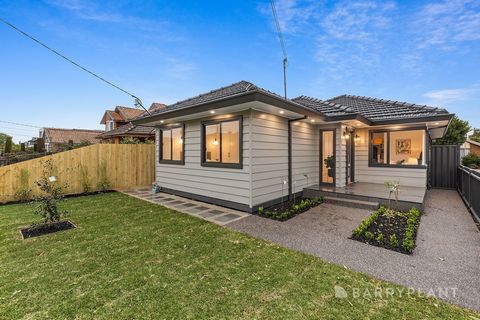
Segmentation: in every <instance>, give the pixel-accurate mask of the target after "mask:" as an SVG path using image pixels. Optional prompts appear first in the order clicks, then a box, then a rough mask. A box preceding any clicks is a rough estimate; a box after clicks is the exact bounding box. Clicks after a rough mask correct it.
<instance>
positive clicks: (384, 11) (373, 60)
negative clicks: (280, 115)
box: [0, 0, 480, 142]
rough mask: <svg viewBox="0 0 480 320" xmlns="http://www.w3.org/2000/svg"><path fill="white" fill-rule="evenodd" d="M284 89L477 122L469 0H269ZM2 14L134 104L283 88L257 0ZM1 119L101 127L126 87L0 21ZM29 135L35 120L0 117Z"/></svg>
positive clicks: (75, 6) (87, 3)
mask: <svg viewBox="0 0 480 320" xmlns="http://www.w3.org/2000/svg"><path fill="white" fill-rule="evenodd" d="M276 5H277V12H278V16H279V20H280V26H281V28H282V30H283V33H284V38H285V43H286V50H287V55H288V61H289V62H288V67H287V78H288V96H289V97H290V98H293V97H296V96H299V95H309V96H312V97H316V98H319V99H329V98H332V97H334V96H338V95H341V94H353V95H362V96H369V97H376V98H384V99H390V100H399V101H406V102H411V103H418V104H427V105H431V106H435V107H444V108H447V109H448V110H449V111H450V112H452V113H455V114H457V115H458V116H459V117H460V118H462V119H465V120H468V121H469V122H470V124H471V125H472V126H474V127H477V128H479V127H480V76H479V75H480V1H478V0H471V1H470V0H449V1H424V0H422V1H408V0H401V1H400V0H398V1H384V0H383V1H374V0H361V1H356V0H348V1H322V0H319V1H315V0H304V1H300V0H298V1H296V0H277V1H276ZM0 17H2V18H3V19H5V20H8V21H9V22H11V23H12V24H14V25H16V26H17V27H19V28H21V29H23V30H24V31H26V32H28V33H29V34H31V35H32V36H34V37H36V38H38V39H40V40H41V41H43V42H45V43H46V44H48V45H49V46H51V47H53V48H54V49H56V50H58V51H60V52H62V53H63V54H65V55H67V56H68V57H70V58H71V59H73V60H75V61H77V62H78V63H80V64H81V65H83V66H85V67H87V68H89V69H92V70H93V71H95V72H97V73H98V74H100V75H101V76H103V77H105V78H106V79H108V80H109V81H112V82H114V83H115V84H117V85H119V86H120V87H122V88H123V89H125V90H127V91H129V92H131V93H133V94H134V95H136V96H139V97H140V98H141V99H142V101H143V103H144V105H145V106H149V105H150V104H151V103H152V102H161V103H167V104H169V103H173V102H175V101H178V100H181V99H185V98H189V97H192V96H195V95H198V94H200V93H203V92H207V91H210V90H213V89H215V88H218V87H222V86H226V85H229V84H232V83H234V82H237V81H240V80H247V81H250V82H253V83H254V84H256V85H258V86H260V87H262V88H265V89H268V90H271V91H274V92H277V93H280V94H282V92H283V75H282V51H281V48H280V44H279V41H278V38H277V35H276V32H275V25H274V22H273V19H272V14H271V11H270V5H269V1H268V0H264V1H260V0H257V1H256V0H252V1H250V0H235V1H234V0H229V1H221V0H219V1H207V0H202V1H200V0H198V1H193V0H191V1H180V0H178V1H126V0H116V1H108V0H104V1H94V0H64V1H62V0H44V1H39V0H37V1H26V0H13V1H9V0H7V1H6V0H0ZM0 93H1V98H0V121H9V122H15V123H23V124H29V125H33V126H38V127H44V126H54V127H61V128H85V129H103V128H102V126H101V125H100V124H99V123H100V120H101V118H102V115H103V113H104V111H105V110H106V109H113V108H114V107H115V106H116V105H126V106H133V101H132V99H131V97H129V96H128V95H126V94H124V93H122V92H120V91H118V90H116V89H114V88H112V87H110V86H108V85H106V84H104V83H102V82H100V81H98V80H97V79H95V78H93V77H92V76H90V75H88V74H87V73H85V72H82V71H80V70H79V69H77V68H75V67H74V66H72V65H70V64H68V63H66V62H65V61H63V60H61V59H60V58H58V57H57V56H55V55H53V54H52V53H51V52H49V51H47V50H46V49H44V48H43V47H41V46H39V45H37V44H36V43H34V42H33V41H31V40H29V39H27V38H25V37H24V36H22V35H20V34H19V33H17V32H16V31H14V30H12V29H10V28H9V27H7V26H5V25H3V24H1V23H0ZM0 132H5V133H8V134H10V135H13V136H14V141H16V142H17V141H26V140H28V139H29V137H30V136H37V135H38V129H37V128H35V127H25V126H17V125H13V124H7V123H3V122H0Z"/></svg>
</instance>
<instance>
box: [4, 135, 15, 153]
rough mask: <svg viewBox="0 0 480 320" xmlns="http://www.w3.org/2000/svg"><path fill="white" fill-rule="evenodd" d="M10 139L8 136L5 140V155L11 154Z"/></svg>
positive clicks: (11, 143)
mask: <svg viewBox="0 0 480 320" xmlns="http://www.w3.org/2000/svg"><path fill="white" fill-rule="evenodd" d="M12 145H13V142H12V137H10V136H8V137H7V139H6V140H5V153H11V152H12Z"/></svg>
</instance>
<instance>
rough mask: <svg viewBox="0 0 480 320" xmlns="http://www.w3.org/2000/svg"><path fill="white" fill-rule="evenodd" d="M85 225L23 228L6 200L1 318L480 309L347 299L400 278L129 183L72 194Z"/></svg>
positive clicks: (28, 214) (28, 215)
mask: <svg viewBox="0 0 480 320" xmlns="http://www.w3.org/2000/svg"><path fill="white" fill-rule="evenodd" d="M64 207H66V208H67V209H68V210H69V211H70V212H71V215H70V217H69V219H70V220H71V221H72V222H74V223H75V224H76V225H77V226H78V228H77V229H73V230H68V231H63V232H58V233H55V234H50V235H45V236H41V237H38V238H31V239H27V240H20V236H19V233H18V228H19V227H21V226H26V225H29V224H30V223H31V222H32V220H34V219H36V217H35V216H34V215H33V208H32V207H31V206H29V205H7V206H0V319H73V318H75V319H92V318H95V319H111V318H115V319H134V318H135V319H138V318H145V319H153V318H155V319H163V318H181V319H185V318H248V319H251V318H272V319H273V318H275V319H278V318H284V319H298V318H324V319H390V318H396V319H413V318H415V319H417V318H418V319H425V318H431V319H465V318H467V319H475V318H471V317H469V316H475V317H479V316H478V314H475V313H473V312H470V311H467V310H465V309H462V308H459V307H456V306H453V305H449V304H447V303H444V302H441V301H439V300H436V299H432V298H420V297H418V296H417V295H414V296H412V297H406V296H404V297H399V296H397V295H394V296H393V297H388V298H385V297H384V298H383V299H381V298H371V299H364V298H357V299H353V298H351V297H349V298H348V299H338V298H335V297H334V286H335V285H340V286H342V287H344V288H346V289H347V291H350V289H351V288H352V287H358V288H360V289H361V290H365V289H369V290H373V289H374V288H375V287H382V288H385V287H387V286H388V287H394V288H396V286H394V285H391V284H389V283H387V282H383V281H379V280H375V279H373V278H370V277H368V276H365V275H362V274H359V273H356V272H353V271H350V270H346V269H344V268H343V267H340V266H336V265H332V264H329V263H326V262H323V261H321V260H319V259H317V258H315V257H312V256H309V255H306V254H302V253H298V252H295V251H292V250H289V249H285V248H282V247H279V246H276V245H273V244H271V243H269V242H266V241H262V240H258V239H254V238H252V237H249V236H246V235H242V234H239V233H236V232H233V231H230V230H228V229H226V228H222V227H219V226H216V225H213V224H211V223H208V222H205V221H202V220H199V219H196V218H193V217H190V216H188V215H184V214H180V213H177V212H175V211H172V210H168V209H165V208H163V207H160V206H157V205H153V204H150V203H147V202H144V201H141V200H137V199H135V198H131V197H128V196H125V195H122V194H117V193H109V194H104V195H95V196H88V197H79V198H71V199H68V200H67V202H66V203H65V204H64Z"/></svg>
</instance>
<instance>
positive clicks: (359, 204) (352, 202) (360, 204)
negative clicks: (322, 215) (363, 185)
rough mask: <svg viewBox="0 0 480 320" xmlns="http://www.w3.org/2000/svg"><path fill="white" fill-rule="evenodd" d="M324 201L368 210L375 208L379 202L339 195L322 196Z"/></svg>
mask: <svg viewBox="0 0 480 320" xmlns="http://www.w3.org/2000/svg"><path fill="white" fill-rule="evenodd" d="M323 199H324V200H325V202H327V203H332V204H336V205H339V206H344V207H349V208H359V209H368V210H376V209H378V206H379V203H378V202H370V201H363V200H356V199H346V198H340V197H329V196H325V197H323Z"/></svg>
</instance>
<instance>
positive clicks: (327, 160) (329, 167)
mask: <svg viewBox="0 0 480 320" xmlns="http://www.w3.org/2000/svg"><path fill="white" fill-rule="evenodd" d="M323 162H324V163H325V166H326V167H327V174H328V176H329V177H330V178H333V168H334V167H335V158H334V157H333V155H332V156H328V157H326V158H325V160H324V161H323Z"/></svg>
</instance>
